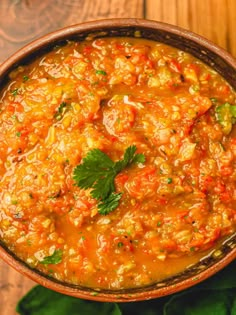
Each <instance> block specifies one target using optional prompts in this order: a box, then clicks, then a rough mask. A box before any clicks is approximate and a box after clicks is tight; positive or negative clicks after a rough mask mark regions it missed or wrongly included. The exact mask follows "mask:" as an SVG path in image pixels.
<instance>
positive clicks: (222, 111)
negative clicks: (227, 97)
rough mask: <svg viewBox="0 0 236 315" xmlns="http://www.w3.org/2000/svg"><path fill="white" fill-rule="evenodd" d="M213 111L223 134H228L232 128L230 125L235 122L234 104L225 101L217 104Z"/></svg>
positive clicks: (235, 109)
mask: <svg viewBox="0 0 236 315" xmlns="http://www.w3.org/2000/svg"><path fill="white" fill-rule="evenodd" d="M215 112H216V120H217V121H218V122H219V123H220V124H221V126H222V130H223V132H224V134H225V135H228V134H229V133H230V132H231V130H232V125H233V124H234V123H235V118H236V106H234V105H231V104H230V103H225V104H222V105H220V106H217V107H216V109H215Z"/></svg>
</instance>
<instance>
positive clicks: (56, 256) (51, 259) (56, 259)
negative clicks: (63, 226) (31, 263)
mask: <svg viewBox="0 0 236 315" xmlns="http://www.w3.org/2000/svg"><path fill="white" fill-rule="evenodd" d="M62 254H63V253H62V250H61V249H56V250H55V251H54V253H53V254H52V255H51V256H46V257H44V259H43V260H42V261H40V264H43V265H51V264H54V265H57V264H59V263H60V262H61V261H62Z"/></svg>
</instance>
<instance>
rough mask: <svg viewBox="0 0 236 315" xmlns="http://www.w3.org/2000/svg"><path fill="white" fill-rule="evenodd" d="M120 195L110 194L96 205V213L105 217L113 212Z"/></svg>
mask: <svg viewBox="0 0 236 315" xmlns="http://www.w3.org/2000/svg"><path fill="white" fill-rule="evenodd" d="M121 196H122V194H121V193H120V194H116V193H112V194H110V195H109V196H108V198H106V199H105V200H103V201H101V202H100V203H99V204H98V212H99V213H100V214H103V215H107V214H108V213H110V212H112V211H113V210H115V209H116V208H117V207H118V205H119V200H120V198H121Z"/></svg>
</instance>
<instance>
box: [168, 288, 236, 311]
mask: <svg viewBox="0 0 236 315" xmlns="http://www.w3.org/2000/svg"><path fill="white" fill-rule="evenodd" d="M235 293H236V292H233V291H232V290H216V291H201V292H197V293H196V292H191V293H189V294H184V295H182V297H180V295H178V296H174V297H172V299H170V300H169V302H168V303H167V304H166V305H165V308H164V315H173V314H175V312H176V310H181V315H203V314H206V315H215V314H217V315H228V314H232V315H233V314H235V312H234V313H233V312H232V306H233V304H234V303H235V302H236V297H235Z"/></svg>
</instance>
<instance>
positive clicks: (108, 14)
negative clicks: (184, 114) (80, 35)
mask: <svg viewBox="0 0 236 315" xmlns="http://www.w3.org/2000/svg"><path fill="white" fill-rule="evenodd" d="M114 17H136V18H147V19H152V20H159V21H163V22H167V23H171V24H176V25H179V26H182V27H184V28H186V29H190V30H192V31H194V32H196V33H198V34H201V35H203V36H205V37H206V38H208V39H210V40H212V41H213V42H215V43H216V44H218V45H219V46H221V47H223V48H225V49H226V50H228V51H229V52H230V53H231V54H232V55H234V56H236V36H235V29H236V1H235V0H53V1H51V0H40V1H39V0H38V1H35V0H1V1H0V62H2V61H3V60H4V59H6V58H7V57H8V56H9V55H11V54H12V53H13V52H15V51H16V50H17V49H19V48H20V47H22V46H23V45H25V44H26V43H28V42H29V41H31V40H33V39H34V38H36V37H39V36H41V35H43V34H46V33H48V32H50V31H53V30H56V29H58V28H61V27H64V26H67V25H71V24H75V23H80V22H82V21H89V20H96V19H103V18H114ZM34 285H35V283H34V282H32V281H30V280H28V279H27V278H25V277H24V276H21V275H20V274H18V273H17V272H16V271H14V270H13V269H12V268H10V267H8V266H7V265H6V264H5V263H4V262H3V261H1V260H0V314H1V315H14V314H16V313H15V305H16V302H17V301H18V300H19V298H20V297H22V296H23V295H24V294H25V293H26V292H27V291H28V290H29V289H30V288H31V287H32V286H34Z"/></svg>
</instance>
